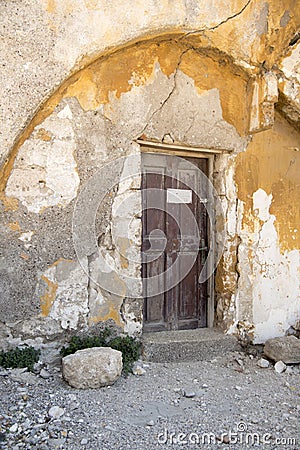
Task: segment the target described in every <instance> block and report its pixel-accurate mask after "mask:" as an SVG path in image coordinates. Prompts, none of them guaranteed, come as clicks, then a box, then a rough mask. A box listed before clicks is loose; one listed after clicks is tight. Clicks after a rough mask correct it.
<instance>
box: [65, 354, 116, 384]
mask: <svg viewBox="0 0 300 450" xmlns="http://www.w3.org/2000/svg"><path fill="white" fill-rule="evenodd" d="M122 368H123V364H122V353H121V352H119V351H118V350H114V349H112V348H110V347H93V348H86V349H84V350H78V351H77V352H76V353H73V354H72V355H68V356H65V357H64V358H63V359H62V369H63V376H64V379H65V380H66V381H67V382H68V383H69V384H70V385H71V386H73V387H75V388H77V389H89V388H99V387H103V386H109V385H111V384H113V383H114V382H115V381H116V380H117V379H118V378H119V376H120V375H121V372H122Z"/></svg>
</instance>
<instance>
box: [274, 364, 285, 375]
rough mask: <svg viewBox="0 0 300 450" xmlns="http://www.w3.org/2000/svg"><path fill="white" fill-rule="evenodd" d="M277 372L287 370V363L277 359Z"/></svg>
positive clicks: (275, 367)
mask: <svg viewBox="0 0 300 450" xmlns="http://www.w3.org/2000/svg"><path fill="white" fill-rule="evenodd" d="M274 369H275V372H277V373H282V372H284V371H285V370H286V365H285V364H284V362H282V361H277V363H276V364H275V366H274Z"/></svg>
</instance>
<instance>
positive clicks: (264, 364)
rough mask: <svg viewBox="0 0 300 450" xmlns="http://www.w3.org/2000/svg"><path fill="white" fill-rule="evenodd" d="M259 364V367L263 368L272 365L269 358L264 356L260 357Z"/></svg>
mask: <svg viewBox="0 0 300 450" xmlns="http://www.w3.org/2000/svg"><path fill="white" fill-rule="evenodd" d="M257 365H258V366H259V367H261V368H262V369H267V368H268V367H270V363H269V361H268V360H267V359H264V358H260V359H259V360H258V361H257Z"/></svg>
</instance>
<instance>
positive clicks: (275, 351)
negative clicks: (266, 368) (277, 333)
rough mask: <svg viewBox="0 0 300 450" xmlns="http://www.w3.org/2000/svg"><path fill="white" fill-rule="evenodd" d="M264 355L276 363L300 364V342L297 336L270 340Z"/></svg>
mask: <svg viewBox="0 0 300 450" xmlns="http://www.w3.org/2000/svg"><path fill="white" fill-rule="evenodd" d="M264 354H265V355H266V356H268V358H270V359H273V360H274V361H283V362H284V363H285V364H299V363H300V340H299V339H297V338H296V337H295V336H283V337H277V338H273V339H268V340H267V341H266V343H265V348H264Z"/></svg>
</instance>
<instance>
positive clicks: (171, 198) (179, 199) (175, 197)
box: [167, 189, 192, 203]
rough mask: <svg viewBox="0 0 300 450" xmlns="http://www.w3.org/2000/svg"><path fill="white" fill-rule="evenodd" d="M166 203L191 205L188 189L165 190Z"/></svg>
mask: <svg viewBox="0 0 300 450" xmlns="http://www.w3.org/2000/svg"><path fill="white" fill-rule="evenodd" d="M167 203H192V191H191V190H190V189H167Z"/></svg>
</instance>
